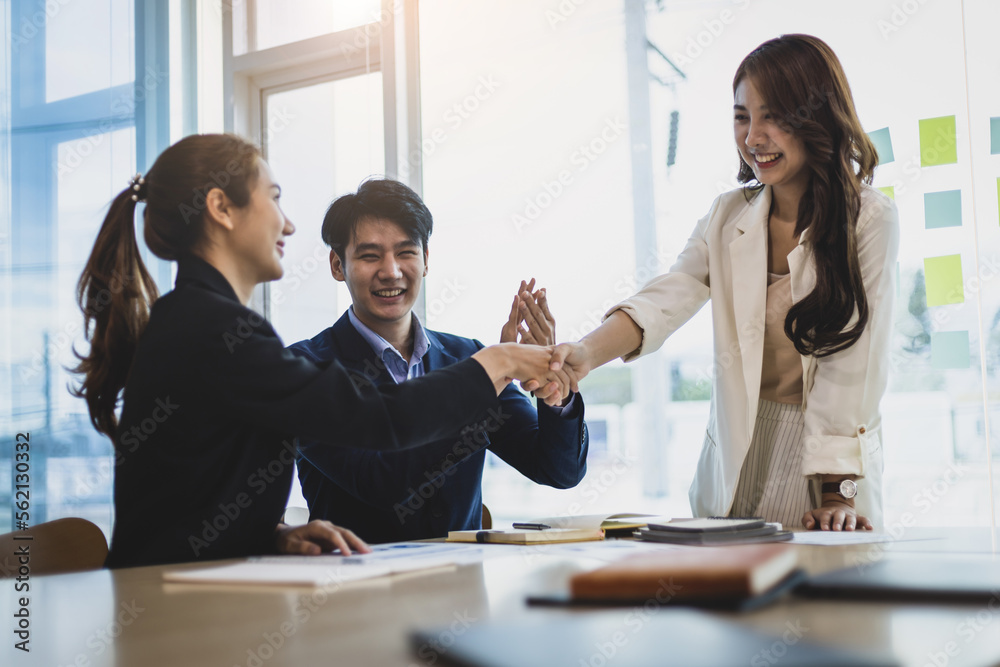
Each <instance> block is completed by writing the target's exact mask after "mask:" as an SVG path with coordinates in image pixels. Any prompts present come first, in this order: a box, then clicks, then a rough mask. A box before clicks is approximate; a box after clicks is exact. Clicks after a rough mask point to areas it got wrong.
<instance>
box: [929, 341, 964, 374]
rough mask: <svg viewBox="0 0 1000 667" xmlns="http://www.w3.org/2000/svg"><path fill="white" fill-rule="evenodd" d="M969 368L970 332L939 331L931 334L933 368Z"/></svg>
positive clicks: (941, 369)
mask: <svg viewBox="0 0 1000 667" xmlns="http://www.w3.org/2000/svg"><path fill="white" fill-rule="evenodd" d="M968 367H969V332H968V331H939V332H938V333H932V334H931V368H933V369H935V370H939V371H943V370H945V369H948V368H968Z"/></svg>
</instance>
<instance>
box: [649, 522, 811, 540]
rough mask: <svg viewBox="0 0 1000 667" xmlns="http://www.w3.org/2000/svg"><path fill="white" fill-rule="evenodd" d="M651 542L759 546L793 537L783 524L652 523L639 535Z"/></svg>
mask: <svg viewBox="0 0 1000 667" xmlns="http://www.w3.org/2000/svg"><path fill="white" fill-rule="evenodd" d="M635 536H636V537H638V538H639V539H641V540H646V541H648V542H667V543H670V544H691V545H698V546H704V545H715V546H721V545H724V544H753V543H757V542H787V541H788V540H790V539H792V533H791V532H790V531H787V530H782V529H781V524H780V523H766V522H765V521H764V520H763V519H721V518H720V519H711V518H710V519H674V520H673V521H668V522H666V523H650V524H648V525H647V526H646V527H645V528H640V529H639V530H637V531H636V532H635Z"/></svg>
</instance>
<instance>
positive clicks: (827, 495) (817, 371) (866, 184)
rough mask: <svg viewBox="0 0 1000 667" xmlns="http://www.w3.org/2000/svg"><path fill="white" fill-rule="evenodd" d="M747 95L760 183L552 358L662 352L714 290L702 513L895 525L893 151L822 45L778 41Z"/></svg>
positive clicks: (763, 53)
mask: <svg viewBox="0 0 1000 667" xmlns="http://www.w3.org/2000/svg"><path fill="white" fill-rule="evenodd" d="M733 93H734V97H735V104H734V117H733V129H734V136H735V139H736V147H737V150H738V154H739V158H740V163H739V166H740V169H739V176H738V178H739V180H740V182H741V183H744V184H745V186H744V187H743V188H740V189H737V190H734V191H732V192H728V193H726V194H723V195H721V196H720V197H719V198H718V199H716V200H715V202H714V204H713V205H712V207H711V209H710V210H709V212H708V215H706V216H705V217H704V218H702V220H701V221H699V222H698V225H697V226H696V227H695V230H694V233H693V234H692V236H691V237H690V239H689V240H688V243H687V246H686V247H685V248H684V251H683V252H682V253H681V254H680V256H679V257H678V259H677V262H676V263H675V264H674V266H673V267H671V269H670V271H669V272H668V273H666V274H665V275H662V276H660V277H658V278H655V279H653V280H652V281H650V282H649V284H647V285H646V286H645V287H643V289H642V290H641V291H640V292H639V293H638V294H636V295H635V296H633V297H632V298H630V299H627V300H626V301H624V302H622V303H621V304H618V305H617V306H615V307H614V308H612V309H611V310H610V311H609V312H608V314H607V316H606V318H605V321H604V323H603V324H602V325H601V326H600V327H598V328H597V329H596V330H595V331H594V332H592V333H591V334H590V335H588V336H586V337H585V338H584V339H583V340H581V341H580V342H578V343H569V344H565V345H561V346H559V347H557V348H556V352H555V354H554V355H553V364H552V367H553V368H561V369H564V370H567V371H569V373H570V375H571V377H574V378H575V380H579V379H580V378H581V377H582V376H583V375H586V373H588V372H589V371H590V370H591V369H592V368H595V367H597V366H600V365H601V364H604V363H607V362H608V361H610V360H611V359H614V358H616V357H622V358H624V359H625V361H631V360H633V359H636V358H638V357H640V356H642V355H645V354H648V353H650V352H654V351H655V350H657V349H658V348H659V347H660V346H661V345H662V344H663V343H664V341H665V340H666V338H667V337H668V336H669V335H670V334H671V333H673V332H674V331H675V330H676V329H677V328H678V327H680V326H681V325H682V324H684V322H686V321H687V320H688V319H690V318H691V317H692V316H693V315H694V314H695V313H696V312H697V311H698V310H699V309H700V308H701V307H702V306H703V305H704V304H705V302H706V301H708V300H709V299H711V302H712V321H713V332H714V340H715V345H714V347H715V367H714V378H713V386H712V406H711V414H710V417H709V425H708V430H707V433H706V438H705V443H704V445H703V447H702V453H701V459H700V461H699V463H698V470H697V473H696V475H695V480H694V484H693V485H692V487H691V492H690V499H691V506H692V510H693V512H694V514H695V516H723V515H728V516H762V517H764V518H765V519H767V520H768V521H780V522H782V523H784V524H786V525H790V526H792V527H795V526H798V525H802V526H805V527H806V528H819V529H823V530H854V529H856V528H872V527H873V526H877V525H879V524H880V522H881V519H882V497H881V487H882V437H881V428H880V426H881V417H880V414H879V402H880V401H881V399H882V395H883V393H885V388H886V383H887V379H888V372H889V340H890V334H891V330H892V307H893V297H894V295H895V286H894V277H895V275H894V274H895V267H896V255H897V251H898V247H899V222H898V218H897V214H896V208H895V206H894V204H893V203H892V201H891V200H890V199H889V198H887V197H885V196H883V195H882V194H881V193H879V192H878V191H877V190H875V189H873V188H872V187H871V186H870V184H871V181H872V175H873V172H874V168H875V165H876V163H877V161H878V156H877V154H876V152H875V148H874V146H873V145H872V142H871V141H870V140H869V138H868V136H867V135H866V134H865V132H864V130H863V129H862V127H861V123H860V122H859V120H858V117H857V113H856V111H855V108H854V100H853V98H852V96H851V91H850V88H849V87H848V85H847V77H846V76H845V75H844V71H843V69H842V67H841V65H840V61H839V60H838V59H837V56H836V55H835V54H834V53H833V51H832V50H831V49H830V47H829V46H827V45H826V44H825V43H824V42H823V41H821V40H819V39H817V38H815V37H811V36H809V35H784V36H782V37H779V38H777V39H773V40H770V41H768V42H765V43H764V44H761V45H760V46H759V47H757V48H756V49H755V50H754V51H753V52H752V53H750V54H749V55H748V56H747V57H746V58H745V59H744V60H743V62H742V63H741V64H740V66H739V68H738V69H737V71H736V76H735V77H734V80H733ZM574 388H575V387H574Z"/></svg>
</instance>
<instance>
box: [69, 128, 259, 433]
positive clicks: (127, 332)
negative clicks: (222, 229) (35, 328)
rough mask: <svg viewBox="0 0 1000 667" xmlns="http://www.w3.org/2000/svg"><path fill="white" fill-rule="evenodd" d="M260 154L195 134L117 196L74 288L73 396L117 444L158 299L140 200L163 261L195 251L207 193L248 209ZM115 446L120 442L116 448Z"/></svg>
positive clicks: (222, 138)
mask: <svg viewBox="0 0 1000 667" xmlns="http://www.w3.org/2000/svg"><path fill="white" fill-rule="evenodd" d="M259 157H260V149H258V148H257V147H256V146H255V145H253V144H251V143H250V142H248V141H246V140H245V139H242V138H241V137H238V136H236V135H232V134H197V135H192V136H190V137H185V138H184V139H181V140H180V141H178V142H177V143H176V144H174V145H173V146H171V147H170V148H168V149H167V150H165V151H163V153H161V154H160V156H159V157H158V158H157V159H156V162H154V163H153V166H152V167H151V168H150V169H149V173H148V174H146V176H145V178H144V179H143V183H142V184H141V185H138V189H133V188H132V187H131V186H130V187H128V188H126V189H125V190H123V191H122V192H120V193H118V196H116V197H115V199H114V201H112V202H111V208H110V209H109V210H108V214H107V216H106V217H105V218H104V223H103V224H102V225H101V230H100V231H99V232H98V233H97V240H96V241H95V242H94V249H93V250H92V251H91V253H90V258H89V259H88V260H87V265H86V266H85V267H84V269H83V274H82V275H81V276H80V281H79V283H78V284H77V300H78V302H79V304H80V309H81V310H82V311H83V319H84V332H85V335H86V338H87V340H88V341H89V342H90V349H89V350H88V352H87V354H85V355H84V354H80V353H79V352H76V351H75V350H74V354H75V355H76V357H77V359H79V360H80V363H79V364H78V365H77V366H76V367H75V368H74V369H73V372H74V373H77V374H80V375H82V376H83V378H82V379H81V381H80V385H79V386H78V387H74V388H73V389H72V390H71V391H72V393H73V395H74V396H78V397H80V398H83V399H84V400H86V402H87V410H88V411H89V413H90V421H91V422H92V423H93V425H94V428H96V429H97V430H98V431H99V432H101V433H104V434H105V435H108V436H110V437H111V439H112V440H114V436H115V431H116V430H117V428H118V418H117V415H116V412H115V410H116V409H117V407H118V401H119V395H120V394H121V391H122V389H123V388H124V387H125V383H126V381H127V380H128V374H129V370H130V369H131V368H132V360H133V358H134V357H135V350H136V346H137V345H138V343H139V337H140V336H141V335H142V332H143V330H144V329H145V328H146V324H147V322H149V312H150V309H151V307H152V305H153V302H154V301H155V300H156V299H157V297H158V292H157V289H156V283H155V282H154V281H153V278H152V276H150V274H149V271H147V269H146V265H145V263H143V261H142V254H141V253H140V250H139V245H138V242H137V240H136V233H135V209H136V204H137V201H136V200H142V201H145V202H146V209H145V211H144V212H143V220H144V236H145V240H146V245H147V246H148V247H149V249H150V250H151V251H152V253H153V254H154V255H156V256H157V257H159V258H161V259H166V260H176V259H179V258H181V257H184V256H186V255H191V254H194V253H196V250H197V247H198V244H199V243H200V242H201V240H202V235H203V230H204V224H203V223H204V219H203V216H204V212H205V196H206V195H207V194H208V191H209V190H211V189H212V188H220V189H222V191H223V192H224V193H226V196H227V197H229V199H230V200H232V202H233V203H234V204H235V205H236V206H238V207H242V206H246V205H247V204H248V203H249V202H250V192H251V190H252V188H253V186H254V184H255V183H256V179H257V175H258V163H257V159H258V158H259ZM115 444H116V446H117V442H116V443H115Z"/></svg>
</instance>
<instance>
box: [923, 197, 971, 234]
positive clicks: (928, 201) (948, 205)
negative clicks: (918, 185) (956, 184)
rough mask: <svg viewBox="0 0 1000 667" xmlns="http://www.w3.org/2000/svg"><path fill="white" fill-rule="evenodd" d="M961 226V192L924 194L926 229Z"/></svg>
mask: <svg viewBox="0 0 1000 667" xmlns="http://www.w3.org/2000/svg"><path fill="white" fill-rule="evenodd" d="M961 226H962V191H961V190H945V191H944V192H925V193H924V227H925V228H926V229H938V228H940V227H961Z"/></svg>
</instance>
